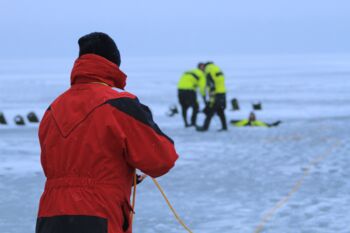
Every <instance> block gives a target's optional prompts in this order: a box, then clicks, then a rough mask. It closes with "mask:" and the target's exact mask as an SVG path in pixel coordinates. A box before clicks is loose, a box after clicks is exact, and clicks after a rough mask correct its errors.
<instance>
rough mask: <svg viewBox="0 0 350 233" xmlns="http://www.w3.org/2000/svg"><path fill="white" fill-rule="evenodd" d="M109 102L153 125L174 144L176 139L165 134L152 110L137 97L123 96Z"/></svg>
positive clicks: (135, 117) (152, 126) (153, 127)
mask: <svg viewBox="0 0 350 233" xmlns="http://www.w3.org/2000/svg"><path fill="white" fill-rule="evenodd" d="M107 104H110V105H111V106H113V107H115V108H117V109H118V110H119V111H122V112H124V113H126V114H128V115H129V116H131V117H133V118H134V119H136V120H138V121H140V122H142V123H143V124H145V125H147V126H149V127H151V128H152V129H153V130H154V131H155V132H156V133H157V134H159V135H161V136H164V137H165V138H167V139H168V140H169V141H170V142H171V143H173V144H174V141H173V140H172V139H171V138H170V137H168V136H167V135H166V134H164V133H163V132H162V131H161V130H160V128H159V127H158V125H157V124H156V123H155V122H154V121H153V117H152V113H151V110H150V109H149V108H148V107H147V106H146V105H143V104H141V103H140V102H139V100H138V99H137V98H135V99H132V98H128V97H123V98H118V99H110V100H108V101H107Z"/></svg>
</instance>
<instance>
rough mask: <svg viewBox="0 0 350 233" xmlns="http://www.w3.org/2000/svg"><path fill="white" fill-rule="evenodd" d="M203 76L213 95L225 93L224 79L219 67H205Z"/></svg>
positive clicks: (209, 65)
mask: <svg viewBox="0 0 350 233" xmlns="http://www.w3.org/2000/svg"><path fill="white" fill-rule="evenodd" d="M205 75H206V78H207V85H208V86H209V88H210V91H211V93H213V94H223V93H226V87H225V77H224V74H223V72H222V71H221V69H220V67H218V66H217V65H215V64H213V63H209V64H208V65H206V66H205Z"/></svg>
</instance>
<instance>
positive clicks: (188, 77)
mask: <svg viewBox="0 0 350 233" xmlns="http://www.w3.org/2000/svg"><path fill="white" fill-rule="evenodd" d="M177 89H178V97H179V102H180V105H181V110H182V117H183V120H184V123H185V127H190V126H196V121H197V114H198V111H199V104H198V101H197V90H198V89H199V92H200V94H201V96H202V97H203V99H204V101H205V98H206V77H205V75H204V64H203V63H199V64H198V68H196V69H192V70H189V71H186V72H185V73H184V74H183V75H182V76H181V78H180V80H179V82H178V84H177ZM189 108H192V109H193V111H192V116H191V122H190V123H188V121H187V110H188V109H189Z"/></svg>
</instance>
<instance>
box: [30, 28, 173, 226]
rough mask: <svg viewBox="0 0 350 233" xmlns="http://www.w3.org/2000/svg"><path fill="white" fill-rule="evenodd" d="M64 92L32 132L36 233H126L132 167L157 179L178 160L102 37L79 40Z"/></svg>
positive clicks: (114, 49) (114, 50) (115, 51)
mask: <svg viewBox="0 0 350 233" xmlns="http://www.w3.org/2000/svg"><path fill="white" fill-rule="evenodd" d="M78 43H79V47H80V53H79V58H78V59H77V60H76V61H75V64H74V67H73V70H72V74H71V88H70V89H68V90H67V91H66V92H65V93H63V94H62V95H61V96H59V97H58V98H57V99H56V100H55V101H54V102H53V103H52V104H51V106H50V107H49V108H48V110H47V111H46V113H45V115H44V117H43V119H42V122H41V124H40V128H39V139H40V145H41V164H42V167H43V170H44V173H45V176H46V177H47V180H46V184H45V190H44V193H43V194H42V197H41V199H40V206H39V213H38V219H37V224H36V233H122V232H128V233H131V226H130V222H129V216H130V213H131V211H133V210H132V208H131V206H130V194H131V188H132V184H133V175H134V174H135V169H139V170H141V171H142V172H144V173H145V174H147V175H149V176H152V177H158V176H161V175H164V174H165V173H167V172H168V171H169V170H170V169H171V168H172V167H173V166H174V164H175V161H176V159H177V158H178V155H177V153H176V151H175V148H174V143H173V141H172V140H171V139H170V138H169V137H168V136H166V135H165V134H164V133H163V132H162V131H161V130H160V129H159V127H158V126H157V124H156V123H154V121H153V119H152V115H151V112H150V110H149V109H148V107H147V106H145V105H143V104H141V103H140V102H139V101H138V99H137V98H136V96H134V95H132V94H130V93H128V92H119V91H116V90H114V89H112V88H114V87H116V88H119V89H124V87H125V85H126V75H125V74H124V73H123V72H122V71H121V70H120V69H119V66H120V55H119V51H118V48H117V46H116V44H115V43H114V41H113V40H112V39H111V38H110V37H109V36H108V35H106V34H104V33H91V34H88V35H86V36H83V37H82V38H80V39H79V41H78Z"/></svg>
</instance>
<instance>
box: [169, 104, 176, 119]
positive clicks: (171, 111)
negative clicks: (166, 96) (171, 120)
mask: <svg viewBox="0 0 350 233" xmlns="http://www.w3.org/2000/svg"><path fill="white" fill-rule="evenodd" d="M178 113H179V110H178V109H177V106H176V105H172V106H170V107H169V112H168V113H167V115H168V116H169V117H173V116H175V115H176V114H178Z"/></svg>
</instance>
